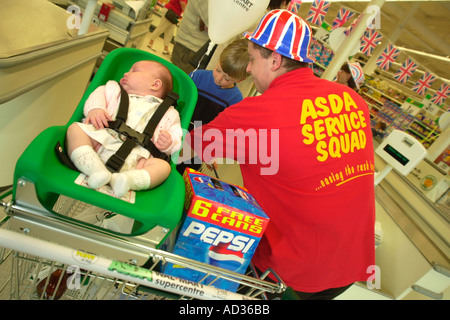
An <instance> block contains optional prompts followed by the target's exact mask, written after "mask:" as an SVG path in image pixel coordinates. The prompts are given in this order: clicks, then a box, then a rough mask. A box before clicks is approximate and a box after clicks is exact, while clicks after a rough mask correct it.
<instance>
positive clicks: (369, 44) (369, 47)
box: [360, 29, 383, 57]
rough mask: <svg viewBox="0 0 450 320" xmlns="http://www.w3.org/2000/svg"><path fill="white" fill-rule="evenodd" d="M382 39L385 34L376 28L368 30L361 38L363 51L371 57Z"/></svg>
mask: <svg viewBox="0 0 450 320" xmlns="http://www.w3.org/2000/svg"><path fill="white" fill-rule="evenodd" d="M381 39H383V36H382V35H381V34H379V33H378V32H376V31H375V30H373V29H369V30H366V32H364V35H363V36H362V38H361V48H360V50H361V52H362V53H364V54H365V55H366V56H368V57H370V56H371V55H372V51H373V49H375V48H376V46H377V45H378V44H379V43H380V42H381Z"/></svg>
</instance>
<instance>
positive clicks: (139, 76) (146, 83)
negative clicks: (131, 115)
mask: <svg viewBox="0 0 450 320" xmlns="http://www.w3.org/2000/svg"><path fill="white" fill-rule="evenodd" d="M119 83H120V85H121V86H122V87H123V88H124V89H125V91H126V92H127V93H128V94H137V95H141V96H146V95H153V96H156V97H158V98H161V99H163V98H165V97H166V96H167V94H168V93H169V92H170V91H172V90H173V80H172V74H171V73H170V70H169V69H168V68H167V67H166V66H164V65H163V64H161V63H159V62H156V61H150V60H143V61H138V62H136V63H135V64H133V66H132V67H131V69H130V71H128V72H126V73H125V74H124V75H123V77H122V79H120V82H119Z"/></svg>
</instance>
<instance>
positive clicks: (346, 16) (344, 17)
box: [331, 8, 355, 30]
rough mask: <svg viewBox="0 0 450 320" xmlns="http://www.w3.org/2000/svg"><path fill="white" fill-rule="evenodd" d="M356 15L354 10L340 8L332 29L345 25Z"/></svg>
mask: <svg viewBox="0 0 450 320" xmlns="http://www.w3.org/2000/svg"><path fill="white" fill-rule="evenodd" d="M354 15H355V13H354V12H352V11H350V10H347V9H344V8H340V9H339V12H338V14H337V16H336V18H334V21H333V26H332V27H331V30H334V29H336V28H339V27H341V26H343V25H344V24H345V23H346V22H347V21H348V20H350V19H351V18H353V16H354Z"/></svg>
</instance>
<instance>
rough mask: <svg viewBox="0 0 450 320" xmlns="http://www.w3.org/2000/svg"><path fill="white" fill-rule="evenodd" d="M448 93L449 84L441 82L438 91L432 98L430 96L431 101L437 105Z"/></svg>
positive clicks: (449, 89) (449, 92) (449, 90)
mask: <svg viewBox="0 0 450 320" xmlns="http://www.w3.org/2000/svg"><path fill="white" fill-rule="evenodd" d="M449 94H450V85H448V84H447V83H443V84H441V87H440V88H439V90H438V91H436V93H435V94H434V96H433V98H431V101H432V102H433V103H435V104H437V105H438V106H440V105H441V104H443V103H444V101H445V99H447V97H448V95H449Z"/></svg>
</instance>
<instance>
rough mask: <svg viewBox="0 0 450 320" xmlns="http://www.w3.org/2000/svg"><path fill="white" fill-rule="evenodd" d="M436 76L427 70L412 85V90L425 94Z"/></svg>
mask: <svg viewBox="0 0 450 320" xmlns="http://www.w3.org/2000/svg"><path fill="white" fill-rule="evenodd" d="M434 80H436V77H434V76H433V75H432V74H431V73H429V72H425V73H424V74H423V76H422V78H420V79H419V80H418V81H417V82H416V84H415V85H414V86H413V87H412V90H414V91H415V92H417V93H418V94H421V95H423V94H425V91H427V89H428V88H429V87H430V86H431V85H432V84H433V82H434Z"/></svg>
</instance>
